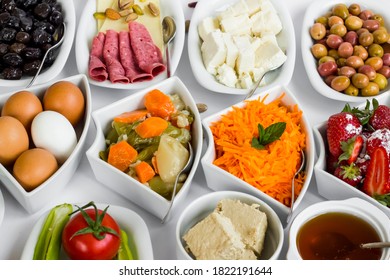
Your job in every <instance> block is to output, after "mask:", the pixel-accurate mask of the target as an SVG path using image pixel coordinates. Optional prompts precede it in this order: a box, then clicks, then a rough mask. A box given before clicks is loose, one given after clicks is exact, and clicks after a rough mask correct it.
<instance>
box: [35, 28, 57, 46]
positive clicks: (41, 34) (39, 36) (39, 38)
mask: <svg viewBox="0 0 390 280" xmlns="http://www.w3.org/2000/svg"><path fill="white" fill-rule="evenodd" d="M32 38H33V41H34V43H35V44H37V45H42V44H46V43H51V41H52V36H51V35H50V34H49V33H47V32H46V31H45V30H42V29H35V30H34V32H33V34H32Z"/></svg>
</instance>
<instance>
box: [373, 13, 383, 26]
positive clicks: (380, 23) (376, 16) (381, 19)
mask: <svg viewBox="0 0 390 280" xmlns="http://www.w3.org/2000/svg"><path fill="white" fill-rule="evenodd" d="M370 19H375V20H377V21H378V22H379V25H381V26H384V25H385V20H384V19H383V17H382V16H381V15H379V14H375V15H373V16H372V17H371V18H370Z"/></svg>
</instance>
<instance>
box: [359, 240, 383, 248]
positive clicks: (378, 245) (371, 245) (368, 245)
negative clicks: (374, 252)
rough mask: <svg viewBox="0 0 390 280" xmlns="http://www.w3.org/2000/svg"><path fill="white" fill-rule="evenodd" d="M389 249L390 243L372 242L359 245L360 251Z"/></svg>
mask: <svg viewBox="0 0 390 280" xmlns="http://www.w3.org/2000/svg"><path fill="white" fill-rule="evenodd" d="M388 247H390V242H372V243H364V244H360V248H362V249H375V248H388Z"/></svg>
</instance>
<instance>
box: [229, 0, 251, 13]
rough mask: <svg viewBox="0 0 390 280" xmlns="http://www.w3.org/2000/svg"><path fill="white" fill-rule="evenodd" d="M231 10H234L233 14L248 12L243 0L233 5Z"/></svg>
mask: <svg viewBox="0 0 390 280" xmlns="http://www.w3.org/2000/svg"><path fill="white" fill-rule="evenodd" d="M233 10H234V11H235V13H236V14H235V16H238V15H243V14H249V8H248V5H247V4H246V2H245V1H244V0H240V1H238V2H237V3H235V4H234V5H233Z"/></svg>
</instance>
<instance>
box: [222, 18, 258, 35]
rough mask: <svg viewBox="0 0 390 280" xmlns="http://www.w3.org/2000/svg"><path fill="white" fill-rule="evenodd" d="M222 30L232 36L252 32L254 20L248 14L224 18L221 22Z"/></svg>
mask: <svg viewBox="0 0 390 280" xmlns="http://www.w3.org/2000/svg"><path fill="white" fill-rule="evenodd" d="M220 25H221V30H222V31H223V32H228V33H230V34H231V35H232V36H234V35H245V34H248V35H250V34H251V27H252V22H251V20H250V19H249V16H248V15H247V14H243V15H238V16H234V17H228V18H224V19H222V20H221V22H220Z"/></svg>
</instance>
